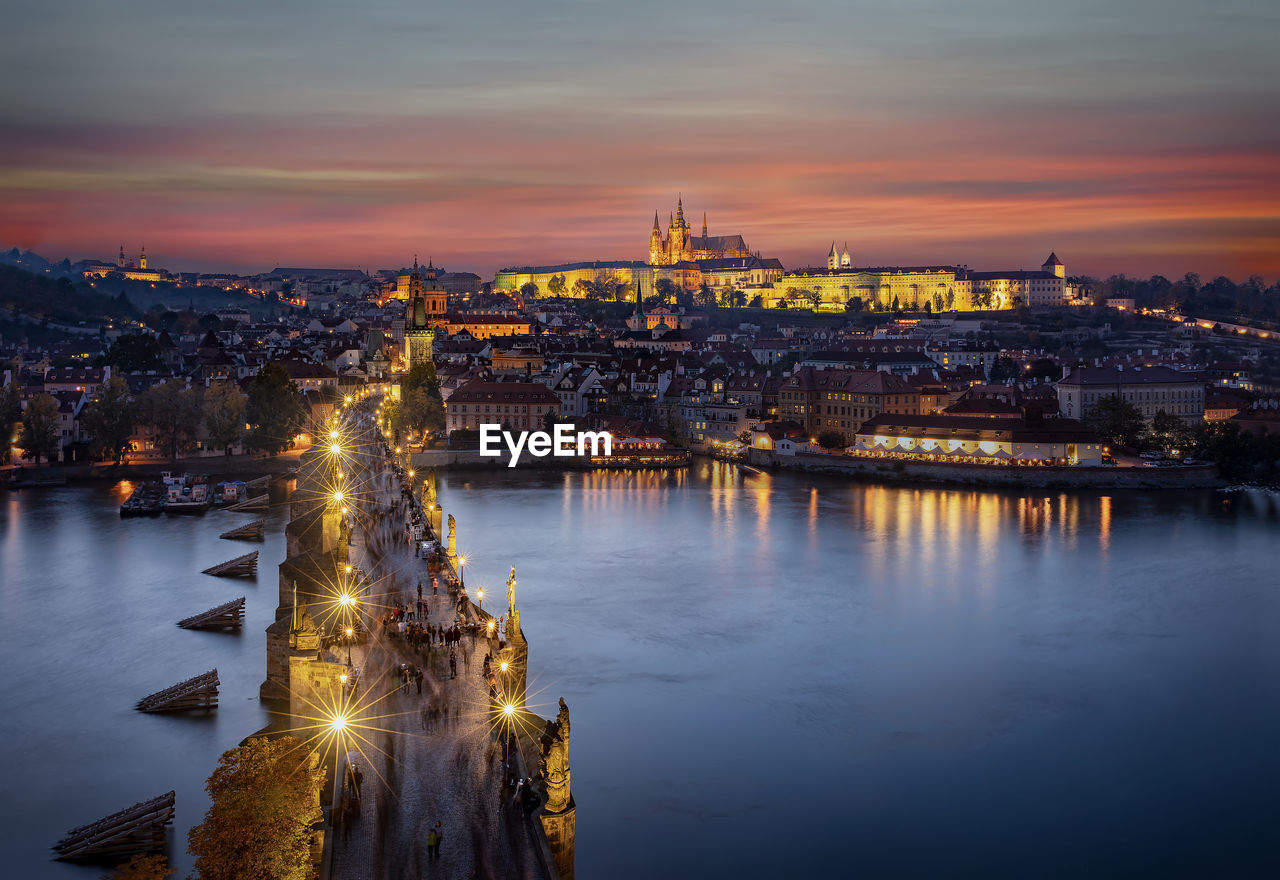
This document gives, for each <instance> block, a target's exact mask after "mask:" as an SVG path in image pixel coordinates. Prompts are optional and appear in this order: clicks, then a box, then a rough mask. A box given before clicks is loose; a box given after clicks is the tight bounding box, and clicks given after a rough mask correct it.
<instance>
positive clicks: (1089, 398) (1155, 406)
mask: <svg viewBox="0 0 1280 880" xmlns="http://www.w3.org/2000/svg"><path fill="white" fill-rule="evenodd" d="M1057 389H1058V411H1059V412H1061V413H1062V414H1063V415H1064V416H1066V417H1067V418H1071V419H1087V418H1088V417H1089V416H1090V415H1092V414H1093V411H1094V409H1096V408H1097V405H1098V401H1099V400H1101V399H1102V398H1104V397H1109V396H1117V397H1119V398H1120V399H1121V400H1123V401H1124V402H1125V403H1130V404H1132V405H1133V406H1135V407H1137V409H1138V411H1139V412H1140V413H1142V417H1143V418H1144V419H1147V420H1150V419H1151V418H1152V417H1154V416H1155V414H1156V413H1158V412H1161V411H1164V412H1166V413H1169V414H1170V415H1175V416H1177V417H1178V418H1180V419H1182V420H1183V421H1184V422H1186V423H1187V424H1189V425H1195V424H1199V423H1200V422H1202V421H1204V380H1203V379H1201V378H1200V377H1199V376H1197V375H1195V374H1192V373H1180V372H1178V371H1177V370H1174V369H1171V368H1169V367H1158V366H1157V367H1129V368H1126V367H1124V365H1122V364H1117V365H1113V366H1107V367H1076V368H1075V369H1073V370H1072V371H1071V372H1070V373H1068V374H1067V375H1066V376H1065V377H1063V378H1062V379H1059V380H1058V383H1057Z"/></svg>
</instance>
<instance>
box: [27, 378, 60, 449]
mask: <svg viewBox="0 0 1280 880" xmlns="http://www.w3.org/2000/svg"><path fill="white" fill-rule="evenodd" d="M58 430H59V429H58V401H57V400H55V399H54V397H53V395H51V394H37V395H36V396H35V397H32V398H31V399H30V400H28V401H27V408H26V409H25V410H23V411H22V431H21V432H20V433H19V434H18V445H19V446H21V447H22V457H23V458H30V459H34V460H35V463H36V464H37V465H39V464H40V459H42V458H47V459H50V460H52V459H53V457H54V456H55V455H57V454H58Z"/></svg>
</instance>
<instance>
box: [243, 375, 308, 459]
mask: <svg viewBox="0 0 1280 880" xmlns="http://www.w3.org/2000/svg"><path fill="white" fill-rule="evenodd" d="M304 417H305V413H304V411H303V407H302V398H301V397H300V396H299V393H298V385H297V383H296V382H294V381H293V380H292V379H290V378H289V373H288V371H286V370H285V368H284V367H282V366H280V365H279V364H266V365H264V366H263V367H262V369H261V370H259V371H258V375H256V376H254V377H253V381H252V382H250V383H249V399H248V401H247V402H246V404H245V414H244V420H245V422H246V423H247V424H248V425H249V435H248V437H246V438H245V445H246V446H247V447H248V448H250V449H257V450H260V451H262V452H265V453H267V454H268V455H279V454H280V453H281V452H284V451H285V450H286V449H291V448H292V447H293V438H294V435H295V434H297V433H298V428H299V426H301V425H302V422H303V418H304Z"/></svg>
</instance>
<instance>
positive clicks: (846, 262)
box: [840, 241, 853, 269]
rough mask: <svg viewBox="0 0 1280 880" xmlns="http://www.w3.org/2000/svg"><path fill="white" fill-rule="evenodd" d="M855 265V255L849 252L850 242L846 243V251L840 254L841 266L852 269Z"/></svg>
mask: <svg viewBox="0 0 1280 880" xmlns="http://www.w3.org/2000/svg"><path fill="white" fill-rule="evenodd" d="M852 267H853V257H852V256H850V254H849V242H847V241H846V242H845V243H844V253H843V254H841V255H840V268H841V269H850V268H852Z"/></svg>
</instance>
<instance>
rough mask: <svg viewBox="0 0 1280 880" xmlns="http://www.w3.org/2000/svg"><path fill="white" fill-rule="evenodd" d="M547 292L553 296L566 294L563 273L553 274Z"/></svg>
mask: <svg viewBox="0 0 1280 880" xmlns="http://www.w3.org/2000/svg"><path fill="white" fill-rule="evenodd" d="M547 292H548V293H550V294H551V295H552V296H564V295H565V284H564V276H563V275H552V276H551V280H550V281H548V282H547Z"/></svg>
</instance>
